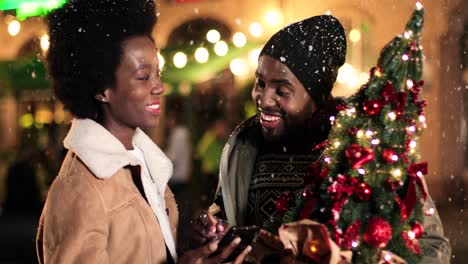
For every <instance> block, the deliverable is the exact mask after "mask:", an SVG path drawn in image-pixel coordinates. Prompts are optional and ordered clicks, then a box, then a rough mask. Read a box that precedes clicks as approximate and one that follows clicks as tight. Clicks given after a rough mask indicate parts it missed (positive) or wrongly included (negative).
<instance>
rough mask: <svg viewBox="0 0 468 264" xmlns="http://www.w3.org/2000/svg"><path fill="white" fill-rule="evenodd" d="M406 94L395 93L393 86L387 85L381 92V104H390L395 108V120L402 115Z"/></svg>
mask: <svg viewBox="0 0 468 264" xmlns="http://www.w3.org/2000/svg"><path fill="white" fill-rule="evenodd" d="M406 96H407V95H406V92H399V93H396V92H395V91H394V90H393V84H392V83H390V82H389V83H387V85H385V87H384V88H383V90H382V97H383V104H388V103H392V104H393V105H394V106H395V107H396V115H397V119H400V117H401V115H402V114H403V110H404V108H405V102H406Z"/></svg>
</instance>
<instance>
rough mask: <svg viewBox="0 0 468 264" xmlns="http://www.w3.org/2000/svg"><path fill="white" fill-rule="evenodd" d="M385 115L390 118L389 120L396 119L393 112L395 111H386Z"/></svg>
mask: <svg viewBox="0 0 468 264" xmlns="http://www.w3.org/2000/svg"><path fill="white" fill-rule="evenodd" d="M387 116H388V118H390V120H395V119H396V114H395V112H390V113H388V115H387Z"/></svg>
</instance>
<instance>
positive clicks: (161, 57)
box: [158, 52, 166, 71]
mask: <svg viewBox="0 0 468 264" xmlns="http://www.w3.org/2000/svg"><path fill="white" fill-rule="evenodd" d="M158 61H159V70H160V71H162V69H163V67H164V64H166V60H165V59H164V57H163V56H162V55H161V53H159V52H158Z"/></svg>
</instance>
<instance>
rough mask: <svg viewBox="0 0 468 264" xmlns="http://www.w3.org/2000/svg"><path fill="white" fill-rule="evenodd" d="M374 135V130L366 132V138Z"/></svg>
mask: <svg viewBox="0 0 468 264" xmlns="http://www.w3.org/2000/svg"><path fill="white" fill-rule="evenodd" d="M372 135H374V132H372V130H367V131H366V137H371V136H372Z"/></svg>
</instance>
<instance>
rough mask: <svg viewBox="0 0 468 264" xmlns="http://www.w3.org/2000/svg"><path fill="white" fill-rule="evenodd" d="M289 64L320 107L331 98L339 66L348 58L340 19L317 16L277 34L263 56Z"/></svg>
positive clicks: (266, 45) (266, 47)
mask: <svg viewBox="0 0 468 264" xmlns="http://www.w3.org/2000/svg"><path fill="white" fill-rule="evenodd" d="M262 55H268V56H271V57H273V58H274V59H276V60H279V61H280V62H281V63H283V64H284V65H286V66H287V67H288V68H289V70H291V72H293V73H294V75H295V76H296V78H297V79H298V80H299V81H300V82H301V83H302V85H304V87H305V88H306V91H307V92H308V93H309V95H310V96H311V97H312V98H313V99H314V101H315V102H316V104H317V106H318V107H319V108H320V107H321V106H322V105H323V103H324V102H325V101H326V100H327V99H328V98H329V97H330V95H331V90H332V88H333V84H334V82H335V80H336V76H337V75H338V68H339V67H341V65H343V64H344V62H345V59H346V33H345V31H344V28H343V26H342V25H341V24H340V22H339V21H338V19H336V18H335V17H333V16H330V15H322V16H314V17H310V18H307V19H305V20H302V21H299V22H296V23H293V24H290V25H289V26H287V27H285V28H283V29H281V30H280V31H278V32H277V33H275V34H274V35H273V36H272V37H271V38H270V40H269V41H268V42H267V44H265V46H264V47H263V50H262V51H261V53H260V56H262Z"/></svg>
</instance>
